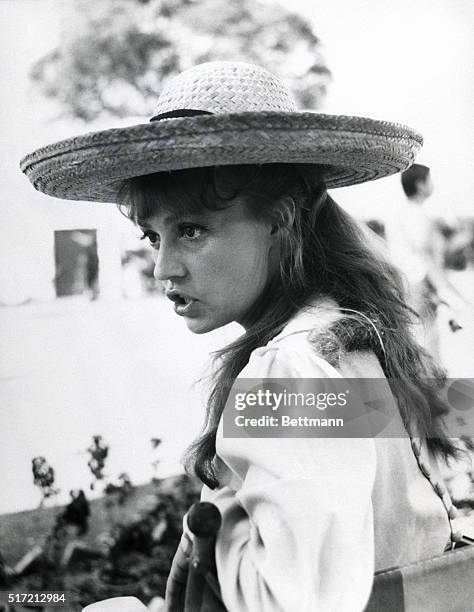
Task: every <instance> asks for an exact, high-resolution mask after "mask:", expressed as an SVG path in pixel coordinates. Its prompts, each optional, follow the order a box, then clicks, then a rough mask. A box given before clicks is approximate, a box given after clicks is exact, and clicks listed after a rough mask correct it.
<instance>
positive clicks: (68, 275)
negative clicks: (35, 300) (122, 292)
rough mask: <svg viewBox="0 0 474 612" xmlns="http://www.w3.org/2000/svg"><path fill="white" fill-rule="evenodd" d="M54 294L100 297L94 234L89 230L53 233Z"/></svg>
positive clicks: (95, 235) (94, 232)
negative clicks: (85, 294)
mask: <svg viewBox="0 0 474 612" xmlns="http://www.w3.org/2000/svg"><path fill="white" fill-rule="evenodd" d="M54 259H55V264H56V275H55V279H54V280H55V285H56V295H57V296H58V297H61V296H65V295H80V294H82V293H88V294H89V295H90V297H91V299H95V298H96V297H97V296H98V295H99V287H98V274H99V258H98V256H97V232H96V230H90V229H76V230H58V231H55V232H54Z"/></svg>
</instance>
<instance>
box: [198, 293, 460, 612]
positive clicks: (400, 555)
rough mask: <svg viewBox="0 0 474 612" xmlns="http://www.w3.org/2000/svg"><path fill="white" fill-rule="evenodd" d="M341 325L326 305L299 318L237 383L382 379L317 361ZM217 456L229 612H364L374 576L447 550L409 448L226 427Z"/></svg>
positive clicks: (353, 358) (362, 359)
mask: <svg viewBox="0 0 474 612" xmlns="http://www.w3.org/2000/svg"><path fill="white" fill-rule="evenodd" d="M332 312H333V311H332ZM332 316H334V314H330V313H329V311H327V312H326V311H325V309H324V307H323V306H321V304H319V305H315V306H313V307H311V308H307V309H305V310H303V311H301V312H300V313H299V314H298V315H297V316H296V317H294V318H293V319H292V320H291V321H290V322H289V323H288V325H287V326H286V327H285V329H284V330H283V331H282V332H281V333H280V334H279V335H278V336H276V337H275V338H274V339H273V340H272V341H271V342H269V343H268V344H267V345H266V346H265V347H262V348H259V349H257V350H255V351H254V352H253V353H252V355H251V358H250V360H249V363H248V365H247V366H246V367H245V368H244V370H243V371H242V372H241V374H240V376H239V378H253V379H255V378H262V379H266V378H291V377H301V378H337V377H349V378H357V377H359V378H360V377H370V378H383V377H384V374H383V372H382V369H381V367H380V364H379V362H378V360H377V359H376V357H375V355H373V354H372V353H369V352H365V353H362V352H358V353H349V354H347V356H346V357H345V358H344V359H343V361H342V363H341V366H340V367H338V369H337V370H336V369H334V368H333V367H332V366H331V365H330V364H329V363H328V362H327V361H325V360H324V359H322V358H321V357H320V356H318V354H317V353H316V351H315V349H314V348H313V346H312V345H311V343H310V342H309V341H308V334H309V333H310V332H311V330H313V329H314V328H315V327H318V326H319V324H320V323H321V320H322V319H326V320H327V318H328V317H332ZM339 316H340V315H339ZM396 412H397V415H398V410H397V411H396ZM398 418H399V416H398ZM400 422H401V421H400ZM216 449H217V464H218V477H219V482H220V483H221V485H222V486H220V488H218V489H216V490H211V489H209V488H208V487H204V488H203V491H202V497H201V499H202V500H203V501H210V502H213V503H214V504H216V505H217V506H218V508H219V509H220V511H221V514H222V517H223V522H222V528H221V530H220V532H219V535H218V538H217V542H216V564H217V573H218V578H219V583H220V586H221V592H222V597H223V601H224V604H225V605H226V607H227V609H228V610H229V612H247V611H248V612H277V611H278V612H295V611H296V610H298V612H317V611H321V612H332V611H335V612H336V611H337V612H345V611H351V612H356V611H357V612H358V611H362V610H363V609H364V607H365V605H366V603H367V600H368V597H369V594H370V590H371V585H372V577H373V573H374V571H376V570H379V569H384V568H387V567H390V566H395V565H402V564H405V563H407V562H410V561H414V560H418V559H421V558H426V557H429V556H432V555H435V554H438V553H441V552H442V551H443V550H444V549H445V547H446V544H447V542H448V541H449V536H450V525H449V521H448V518H447V513H446V509H445V507H444V506H443V503H442V500H441V499H440V497H439V496H438V495H437V494H436V492H435V491H434V490H433V485H432V483H431V482H430V480H429V479H428V478H427V477H425V476H424V475H423V474H422V472H421V471H420V468H419V465H418V461H417V457H415V454H414V452H413V450H412V446H411V443H410V439H409V438H383V439H378V438H377V439H373V438H357V439H341V438H339V439H336V438H283V439H282V438H281V437H280V438H264V439H256V438H228V437H224V436H223V432H222V422H221V425H220V427H219V430H218V435H217V443H216ZM430 469H431V473H435V474H437V472H436V469H437V466H436V465H432V466H431V468H430ZM433 470H434V472H433Z"/></svg>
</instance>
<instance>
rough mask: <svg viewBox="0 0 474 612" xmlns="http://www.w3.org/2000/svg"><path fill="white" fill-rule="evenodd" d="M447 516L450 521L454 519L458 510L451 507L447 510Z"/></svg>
mask: <svg viewBox="0 0 474 612" xmlns="http://www.w3.org/2000/svg"><path fill="white" fill-rule="evenodd" d="M448 514H449V518H450V519H455V518H456V517H457V515H458V509H457V508H456V507H455V506H451V508H450V509H449V510H448Z"/></svg>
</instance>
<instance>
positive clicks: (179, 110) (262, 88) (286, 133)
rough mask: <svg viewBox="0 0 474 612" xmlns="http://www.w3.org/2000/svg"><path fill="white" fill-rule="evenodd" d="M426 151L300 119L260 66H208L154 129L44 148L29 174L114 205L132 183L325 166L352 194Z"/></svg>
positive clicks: (178, 84) (370, 123) (338, 123)
mask: <svg viewBox="0 0 474 612" xmlns="http://www.w3.org/2000/svg"><path fill="white" fill-rule="evenodd" d="M421 145H422V137H421V136H420V134H418V133H417V132H415V131H414V130H412V129H410V128H408V127H406V126H403V125H399V124H395V123H389V122H386V121H375V120H373V119H366V118H363V117H346V116H340V115H322V114H319V113H314V112H298V110H297V109H296V105H295V102H294V100H293V98H292V96H291V94H290V92H289V91H288V89H287V88H286V87H285V85H284V84H283V83H282V82H281V81H280V80H279V79H278V78H277V77H275V76H274V75H272V74H270V73H269V72H267V71H266V70H264V69H263V68H260V67H258V66H254V65H251V64H247V63H243V62H209V63H205V64H201V65H199V66H195V67H194V68H190V69H189V70H186V71H184V72H182V73H181V74H179V75H178V76H177V77H175V78H174V79H172V80H170V81H169V82H168V84H167V86H166V87H165V88H164V90H163V91H162V92H161V95H160V96H159V98H158V104H157V107H156V109H155V113H154V116H153V118H152V119H151V120H150V122H149V123H145V124H139V125H134V126H130V127H126V128H115V129H109V130H104V131H100V132H92V133H89V134H85V135H82V136H77V137H74V138H69V139H67V140H63V141H61V142H57V143H55V144H52V145H49V146H46V147H43V148H41V149H38V150H37V151H34V152H33V153H30V154H29V155H27V156H26V157H25V158H24V159H23V160H22V161H21V169H22V170H23V172H24V173H25V174H26V175H27V177H28V178H29V179H30V181H31V182H32V184H33V186H34V187H35V188H36V189H37V190H39V191H42V192H44V193H46V194H48V195H51V196H55V197H58V198H65V199H68V200H90V201H97V202H114V201H115V200H116V196H117V193H118V191H119V189H120V187H121V185H122V184H123V181H124V180H125V179H127V178H131V177H133V176H139V175H143V174H151V173H153V172H159V171H163V170H178V169H183V168H194V167H202V166H215V165H230V164H263V163H311V164H320V165H324V167H325V168H326V170H325V182H326V185H327V187H328V188H333V187H343V186H346V185H354V184H356V183H363V182H364V181H371V180H374V179H378V178H381V177H383V176H388V175H390V174H394V173H396V172H399V171H401V170H405V169H406V168H408V166H410V164H411V163H412V162H413V161H414V158H415V155H416V153H417V152H418V150H419V149H420V147H421Z"/></svg>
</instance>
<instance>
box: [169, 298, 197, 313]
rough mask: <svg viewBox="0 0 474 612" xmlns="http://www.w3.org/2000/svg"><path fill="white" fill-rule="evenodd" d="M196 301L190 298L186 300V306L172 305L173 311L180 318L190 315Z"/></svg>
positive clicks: (177, 303)
mask: <svg viewBox="0 0 474 612" xmlns="http://www.w3.org/2000/svg"><path fill="white" fill-rule="evenodd" d="M197 301H198V300H194V299H192V298H186V304H181V303H179V302H175V303H174V311H175V313H176V314H177V315H179V316H180V317H183V316H189V314H192V311H193V308H194V307H195V304H196V302H197Z"/></svg>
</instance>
